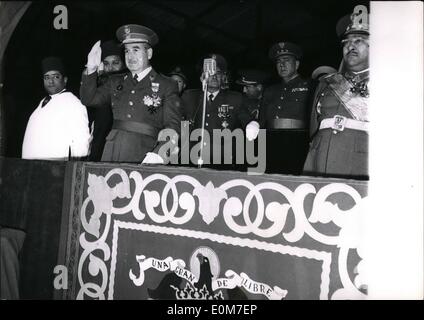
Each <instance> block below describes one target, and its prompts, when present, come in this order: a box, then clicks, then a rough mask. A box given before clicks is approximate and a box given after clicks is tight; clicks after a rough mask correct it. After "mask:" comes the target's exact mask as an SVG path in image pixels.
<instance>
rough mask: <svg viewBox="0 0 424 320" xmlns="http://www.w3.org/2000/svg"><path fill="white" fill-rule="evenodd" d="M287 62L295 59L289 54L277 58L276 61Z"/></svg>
mask: <svg viewBox="0 0 424 320" xmlns="http://www.w3.org/2000/svg"><path fill="white" fill-rule="evenodd" d="M287 60H296V59H295V57H294V56H293V55H291V54H284V55H281V56H279V57H278V58H277V62H278V61H287Z"/></svg>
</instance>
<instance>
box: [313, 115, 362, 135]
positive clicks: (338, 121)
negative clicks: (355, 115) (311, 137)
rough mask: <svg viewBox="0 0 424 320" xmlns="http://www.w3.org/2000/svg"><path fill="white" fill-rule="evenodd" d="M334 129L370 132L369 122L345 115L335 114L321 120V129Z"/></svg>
mask: <svg viewBox="0 0 424 320" xmlns="http://www.w3.org/2000/svg"><path fill="white" fill-rule="evenodd" d="M329 128H330V129H333V130H335V131H343V130H344V129H345V128H347V129H353V130H360V131H366V132H368V129H369V122H365V121H359V120H355V119H349V118H346V117H343V116H339V115H335V116H334V117H333V118H327V119H324V120H322V121H321V124H320V125H319V129H320V130H321V129H329Z"/></svg>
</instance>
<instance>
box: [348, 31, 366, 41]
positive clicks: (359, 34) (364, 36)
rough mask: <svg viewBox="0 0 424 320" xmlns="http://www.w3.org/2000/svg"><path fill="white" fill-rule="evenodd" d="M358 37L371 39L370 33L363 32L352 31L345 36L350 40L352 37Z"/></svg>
mask: <svg viewBox="0 0 424 320" xmlns="http://www.w3.org/2000/svg"><path fill="white" fill-rule="evenodd" d="M357 38H360V39H364V40H368V39H369V35H367V34H362V33H351V34H348V35H347V36H346V37H345V39H348V40H350V39H357Z"/></svg>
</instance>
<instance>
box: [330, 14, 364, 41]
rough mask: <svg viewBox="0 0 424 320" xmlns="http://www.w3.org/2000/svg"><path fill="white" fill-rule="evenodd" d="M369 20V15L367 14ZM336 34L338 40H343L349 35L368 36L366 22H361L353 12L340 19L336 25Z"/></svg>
mask: <svg viewBox="0 0 424 320" xmlns="http://www.w3.org/2000/svg"><path fill="white" fill-rule="evenodd" d="M367 17H368V19H369V15H368V14H367ZM336 33H337V36H338V37H339V38H344V37H346V36H347V35H349V34H366V35H369V34H370V30H369V23H368V21H362V19H361V18H360V17H359V14H356V13H355V12H354V13H352V14H347V15H345V16H343V17H342V18H340V20H339V21H338V22H337V25H336Z"/></svg>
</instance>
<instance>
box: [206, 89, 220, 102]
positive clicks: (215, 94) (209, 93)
mask: <svg viewBox="0 0 424 320" xmlns="http://www.w3.org/2000/svg"><path fill="white" fill-rule="evenodd" d="M218 93H219V90H218V91H215V92H209V91H208V98H209V96H210V95H213V97H212V100H215V98H216V96H217V95H218Z"/></svg>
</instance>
